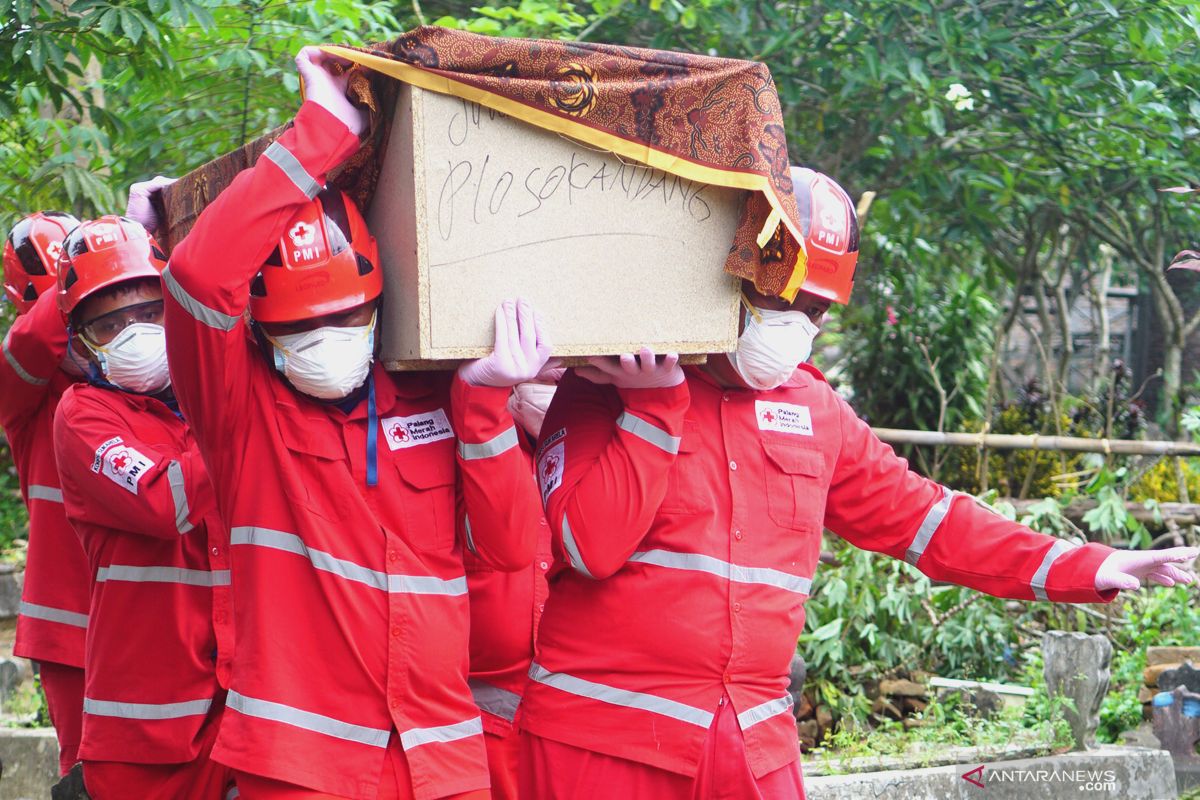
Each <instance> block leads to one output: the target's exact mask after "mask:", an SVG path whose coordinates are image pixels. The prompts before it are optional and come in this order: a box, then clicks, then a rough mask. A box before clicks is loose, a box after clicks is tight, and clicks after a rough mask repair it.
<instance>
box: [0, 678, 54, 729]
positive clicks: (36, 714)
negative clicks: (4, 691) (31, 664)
mask: <svg viewBox="0 0 1200 800" xmlns="http://www.w3.org/2000/svg"><path fill="white" fill-rule="evenodd" d="M4 711H5V714H6V716H8V717H9V719H8V720H6V722H5V724H6V725H7V726H8V727H12V728H49V727H51V722H50V708H49V706H47V705H46V693H45V692H44V691H43V690H42V680H41V678H40V677H39V676H34V678H33V680H32V681H27V682H25V683H23V684H21V685H20V686H18V687H17V690H16V691H15V692H13V695H12V697H11V698H9V700H8V702H7V703H5V705H4Z"/></svg>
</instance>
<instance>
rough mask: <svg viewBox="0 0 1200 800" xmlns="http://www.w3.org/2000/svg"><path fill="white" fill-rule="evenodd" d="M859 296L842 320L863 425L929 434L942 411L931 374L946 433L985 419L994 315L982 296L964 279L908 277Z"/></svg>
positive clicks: (847, 362)
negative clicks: (943, 401)
mask: <svg viewBox="0 0 1200 800" xmlns="http://www.w3.org/2000/svg"><path fill="white" fill-rule="evenodd" d="M891 277H893V276H889V281H890V280H891ZM860 291H861V294H862V296H861V297H856V298H855V302H854V304H853V305H852V306H850V307H848V308H847V309H846V312H845V314H844V315H843V324H844V330H845V334H846V339H847V340H848V341H852V342H854V346H853V347H851V348H848V349H847V351H846V356H845V367H844V374H845V376H846V378H847V379H848V381H849V382H850V384H851V385H852V386H853V387H854V406H855V409H856V410H857V411H858V412H859V413H860V414H861V415H862V416H863V418H864V419H866V420H867V421H868V422H870V423H871V424H872V425H877V426H882V427H890V428H916V429H921V430H930V429H933V428H934V427H935V426H936V423H937V420H938V416H939V414H940V412H941V397H940V395H939V394H938V391H937V386H936V383H935V381H934V374H936V375H937V379H938V381H939V382H940V383H941V386H942V389H943V390H944V391H945V392H946V394H947V400H948V402H947V407H946V415H945V429H946V430H960V429H961V425H962V423H963V421H964V420H969V419H979V418H980V417H982V416H983V404H984V402H985V400H984V395H985V394H986V392H987V370H988V363H989V358H990V356H991V352H992V347H993V340H994V336H993V329H992V328H993V323H994V320H995V319H996V315H997V313H998V309H997V307H996V304H995V302H994V300H993V299H992V296H991V294H990V293H989V292H988V291H987V289H986V288H985V287H984V286H983V285H982V284H981V283H980V282H979V281H977V280H973V279H971V278H969V277H966V276H963V275H959V276H957V277H954V278H950V279H948V280H946V281H944V282H935V281H934V280H933V279H931V278H928V277H925V276H924V275H923V274H922V273H920V272H919V271H908V272H902V273H901V274H900V275H899V276H898V277H895V280H894V282H889V283H888V284H886V285H882V284H880V285H873V284H870V283H868V284H866V285H865V286H863V287H862V288H861V290H860ZM923 348H924V351H923ZM926 352H927V353H928V359H927V357H926ZM935 364H936V368H935V369H934V370H933V371H932V372H931V367H932V366H934V365H935Z"/></svg>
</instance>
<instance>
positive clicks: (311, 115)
mask: <svg viewBox="0 0 1200 800" xmlns="http://www.w3.org/2000/svg"><path fill="white" fill-rule="evenodd" d="M289 136H291V137H295V138H296V139H297V140H298V141H296V142H294V143H293V142H292V141H283V142H281V143H282V144H284V146H285V147H287V148H288V150H289V151H290V152H291V154H292V155H293V156H295V157H296V160H297V161H299V162H300V164H301V165H302V166H303V167H304V168H305V170H307V171H308V174H309V175H312V176H313V177H314V178H316V179H317V180H318V181H322V182H324V178H325V173H327V172H329V171H330V170H331V169H333V168H334V167H336V166H337V165H339V164H341V163H342V162H343V161H345V160H346V159H347V158H349V157H350V156H351V155H352V154H353V153H354V152H355V151H356V150H358V148H359V145H360V144H361V142H360V141H359V138H358V136H357V135H355V134H354V133H351V131H350V129H349V128H347V127H346V124H345V123H344V122H342V121H341V120H339V119H338V118H337V117H335V116H334V115H333V114H332V113H331V112H330V111H329V110H328V109H326V108H325V107H324V106H321V105H318V104H316V103H314V102H312V101H311V100H306V101H305V102H304V103H303V105H301V106H300V110H299V111H297V112H296V117H295V119H294V121H293V127H292V128H291V129H290V130H288V131H285V132H284V134H283V136H281V137H280V139H281V140H283V139H284V138H285V137H289Z"/></svg>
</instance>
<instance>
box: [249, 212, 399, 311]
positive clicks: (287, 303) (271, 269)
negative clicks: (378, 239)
mask: <svg viewBox="0 0 1200 800" xmlns="http://www.w3.org/2000/svg"><path fill="white" fill-rule="evenodd" d="M382 292H383V272H382V271H381V270H380V269H379V248H378V246H377V245H376V244H375V237H374V236H372V235H371V233H370V231H368V230H367V221H366V220H365V219H363V216H362V214H361V213H360V212H359V210H358V207H357V206H356V205H354V201H353V200H351V199H350V198H349V197H348V196H346V194H345V193H343V192H342V191H341V190H339V189H331V188H325V189H322V190H321V193H320V194H318V195H317V196H316V197H315V198H314V199H313V200H312V201H310V202H309V203H307V204H306V205H305V206H304V207H303V208H301V209H300V210H299V211H297V212H296V213H295V214H293V215H292V218H291V219H290V220H288V224H287V226H286V227H284V229H283V237H282V238H280V240H279V245H278V246H277V247H276V248H275V250H274V251H272V253H271V255H270V257H269V258H268V259H267V263H265V264H264V265H263V267H262V269H261V270H260V271H259V273H258V275H256V276H255V277H254V280H253V281H252V282H251V284H250V315H251V316H252V317H254V319H255V320H257V321H259V322H295V321H297V320H303V319H311V318H312V317H320V316H323V315H325V314H336V313H338V312H340V311H347V310H349V309H351V308H354V307H355V306H360V305H362V304H363V303H367V302H370V301H371V300H374V299H375V298H377V297H379V295H380V294H381V293H382Z"/></svg>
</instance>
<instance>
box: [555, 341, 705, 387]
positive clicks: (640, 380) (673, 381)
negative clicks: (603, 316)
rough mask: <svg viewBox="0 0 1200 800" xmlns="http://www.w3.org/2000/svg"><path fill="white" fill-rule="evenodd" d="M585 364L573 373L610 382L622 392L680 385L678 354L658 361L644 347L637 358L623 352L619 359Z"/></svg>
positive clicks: (652, 353) (666, 356) (589, 378)
mask: <svg viewBox="0 0 1200 800" xmlns="http://www.w3.org/2000/svg"><path fill="white" fill-rule="evenodd" d="M588 364H589V365H590V366H587V367H576V368H575V374H576V375H578V376H579V377H581V378H586V379H587V380H589V381H591V382H592V383H611V384H612V385H613V386H617V387H619V388H621V389H662V388H665V387H668V386H678V385H679V384H681V383H683V369H682V368H681V367H680V366H679V354H678V353H667V354H666V355H665V356H663V360H662V361H661V362H659V361H656V360H655V358H654V351H653V350H651V349H650V348H649V347H643V348H642V349H641V350H640V351H639V352H638V355H637V356H634V355H633V353H625V354H623V355H622V356H621V357H620V358H619V359H618V358H614V357H612V356H606V357H601V358H589V359H588Z"/></svg>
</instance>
